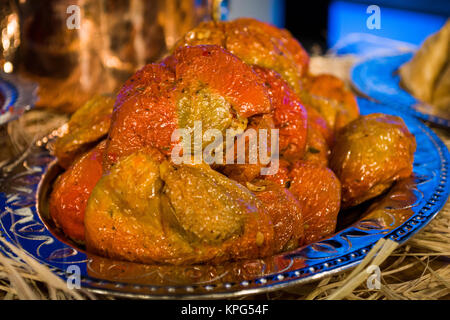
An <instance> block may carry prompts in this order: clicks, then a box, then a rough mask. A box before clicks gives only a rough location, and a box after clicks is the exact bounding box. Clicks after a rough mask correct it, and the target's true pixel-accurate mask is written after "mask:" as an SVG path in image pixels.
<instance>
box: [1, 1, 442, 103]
mask: <svg viewBox="0 0 450 320" xmlns="http://www.w3.org/2000/svg"><path fill="white" fill-rule="evenodd" d="M373 5H375V7H376V8H375V9H374V7H373ZM374 10H375V11H374ZM377 10H378V12H376V11H377ZM214 15H215V17H216V18H220V19H223V20H227V19H229V20H231V19H235V18H238V17H254V18H257V19H259V20H262V21H266V22H269V23H271V24H274V25H276V26H278V27H283V28H286V29H288V30H289V31H290V32H291V33H292V34H293V35H294V36H295V37H296V38H297V39H298V40H299V41H300V42H301V43H302V45H303V46H304V47H305V48H306V50H307V51H308V52H309V53H310V54H311V55H312V56H315V55H323V54H327V53H329V54H335V55H345V54H353V53H357V54H358V55H360V56H364V55H370V54H374V53H380V52H382V51H383V50H391V49H392V48H393V47H396V48H400V47H401V48H407V49H415V48H417V47H418V46H419V45H420V43H421V42H422V41H423V40H424V39H425V38H426V37H427V36H428V35H430V34H431V33H433V32H436V31H437V30H439V28H441V27H442V25H443V24H444V22H445V20H446V19H447V18H448V17H449V16H450V5H449V1H448V0H434V1H426V0H418V1H401V0H382V1H373V0H351V1H350V0H346V1H327V0H314V1H307V2H305V1H295V0H222V1H220V0H0V31H1V34H0V36H1V42H0V70H1V71H2V72H3V73H6V74H17V73H19V74H21V75H22V76H24V77H26V78H28V79H30V80H32V81H35V82H36V83H38V84H39V100H38V101H37V103H36V106H37V107H41V106H43V107H49V108H54V109H58V110H61V111H65V112H72V111H74V110H75V109H76V107H77V106H79V105H80V104H82V103H83V101H85V100H86V99H87V98H88V97H90V96H92V94H93V93H98V92H100V93H102V92H113V91H114V90H116V89H117V87H118V85H120V83H123V81H124V80H125V79H126V78H128V77H129V76H130V75H131V74H132V73H133V72H134V71H135V70H136V69H137V68H139V67H141V66H143V65H144V64H146V63H150V62H153V61H155V60H157V59H159V58H161V57H163V56H164V55H165V54H166V53H167V52H168V50H169V48H170V47H171V46H172V45H173V44H174V43H175V41H176V40H177V39H178V38H179V37H180V36H182V35H183V34H184V33H186V32H187V31H188V30H189V29H190V28H192V27H193V26H195V25H196V24H198V23H199V22H201V21H204V20H210V19H211V18H212V17H213V16H214ZM373 15H375V16H376V15H378V18H377V17H374V16H373ZM375 18H377V19H378V20H377V21H376V23H375V24H374V21H375V20H373V19H375Z"/></svg>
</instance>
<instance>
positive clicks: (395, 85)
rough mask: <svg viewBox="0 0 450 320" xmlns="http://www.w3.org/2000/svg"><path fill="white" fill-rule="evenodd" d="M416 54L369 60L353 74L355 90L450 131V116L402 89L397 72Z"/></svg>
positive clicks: (355, 67)
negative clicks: (448, 128) (449, 128)
mask: <svg viewBox="0 0 450 320" xmlns="http://www.w3.org/2000/svg"><path fill="white" fill-rule="evenodd" d="M412 56H413V53H405V54H400V55H394V56H382V57H375V58H370V59H367V60H365V61H363V62H361V63H359V64H357V65H355V66H354V67H353V69H352V71H351V79H352V84H353V86H354V87H355V88H356V89H357V90H359V91H360V92H361V93H363V94H365V95H367V96H368V97H371V98H373V99H375V100H377V101H378V102H380V103H383V104H386V105H388V106H390V107H392V108H394V109H396V110H401V111H403V112H405V113H407V114H411V115H414V116H415V117H418V118H420V119H423V120H426V121H430V122H433V123H436V124H439V125H442V126H446V127H450V115H449V114H445V113H444V112H440V111H439V110H437V109H436V108H433V107H432V106H430V105H428V104H426V103H423V102H421V101H419V100H417V99H416V98H414V97H413V96H412V95H411V94H410V93H409V92H407V91H405V90H404V89H403V88H402V87H401V86H400V76H399V75H398V73H397V70H398V68H399V67H400V66H401V65H402V64H404V63H405V62H407V61H409V60H410V59H411V58H412Z"/></svg>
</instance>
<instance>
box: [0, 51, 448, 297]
mask: <svg viewBox="0 0 450 320" xmlns="http://www.w3.org/2000/svg"><path fill="white" fill-rule="evenodd" d="M353 62H354V58H352V57H348V58H342V59H336V58H323V57H319V58H313V59H312V68H313V72H316V73H320V71H321V70H333V73H335V74H336V75H339V76H341V77H343V78H344V79H348V76H347V75H348V70H349V68H350V66H351V65H352V63H353ZM39 112H45V111H33V112H31V113H29V114H28V115H27V117H26V118H24V119H22V120H20V122H18V123H16V124H13V125H10V126H9V127H8V128H7V129H1V130H3V134H6V133H8V138H9V139H10V140H12V144H14V145H17V144H18V145H20V144H21V143H25V142H24V141H27V140H28V139H27V137H23V136H22V135H21V134H17V132H22V131H20V130H19V131H17V128H16V130H14V126H22V127H23V126H28V124H27V123H26V121H30V120H29V119H30V118H31V119H33V117H37V118H39V117H38V116H35V114H38V113H39ZM66 119H67V117H66V116H65V115H59V116H57V115H55V114H52V118H51V120H52V121H47V122H46V126H54V127H57V126H58V125H59V124H60V123H61V122H64V121H65V120H66ZM33 123H34V125H36V121H34V122H33ZM41 127H42V128H43V127H44V125H43V124H41ZM432 129H433V130H434V131H435V132H436V133H437V135H438V136H439V137H440V138H441V139H442V140H443V141H444V143H445V144H446V145H447V148H450V132H449V130H446V129H441V128H436V127H432ZM5 130H7V131H8V132H5ZM42 130H44V129H42ZM31 131H32V132H33V135H35V134H38V132H34V131H33V130H31ZM38 131H39V130H38ZM0 133H1V132H0ZM22 134H23V132H22ZM0 138H1V137H0ZM3 144H6V145H7V143H5V142H2V141H0V145H2V148H3ZM9 144H10V145H11V141H10V142H9ZM18 152H20V150H12V151H10V152H9V155H10V156H14V155H15V154H17V153H18ZM1 160H2V159H0V162H1ZM0 241H1V242H2V244H4V245H9V243H7V242H6V241H5V240H4V239H2V238H0ZM10 249H11V250H12V251H13V252H14V253H15V254H16V255H17V256H19V257H20V258H22V260H23V261H24V263H18V262H16V261H13V260H11V259H9V258H7V257H5V256H3V255H1V254H0V299H114V297H112V296H104V295H101V296H99V295H94V294H92V293H90V292H88V291H86V290H70V289H68V288H67V285H66V283H65V282H64V281H63V280H61V279H60V278H58V277H57V276H55V275H54V274H53V273H52V272H51V271H49V270H48V269H47V268H46V267H45V266H43V265H41V264H39V263H38V262H36V261H35V260H33V259H32V258H30V257H29V256H28V255H26V254H25V253H24V252H22V251H20V250H19V249H17V248H15V247H13V246H10ZM449 262H450V202H449V201H447V203H446V205H445V206H444V208H443V209H442V210H441V212H440V213H439V214H438V215H437V217H436V218H435V219H434V220H433V221H431V223H430V224H429V225H428V226H427V227H426V228H424V229H423V230H422V231H421V232H419V233H418V234H417V235H415V236H414V237H413V238H412V239H410V240H409V241H408V242H407V243H406V244H405V245H403V246H402V247H397V244H396V243H395V242H392V241H390V240H387V241H384V240H383V239H382V241H380V242H379V243H377V245H376V246H375V247H374V249H373V250H372V251H371V252H369V254H368V256H367V257H366V259H364V260H363V261H362V262H361V264H360V265H359V266H358V267H356V268H355V269H354V270H350V271H348V272H345V273H342V274H339V275H335V276H330V277H327V278H324V279H322V280H320V281H318V282H315V283H310V284H307V285H301V286H298V287H292V288H290V289H285V290H278V291H274V292H271V293H267V294H260V295H255V296H246V297H243V298H242V299H354V300H379V299H395V300H399V299H400V300H402V299H449V298H450V263H449ZM372 265H373V266H379V268H380V271H381V273H380V282H381V283H380V286H379V287H378V286H377V287H376V288H374V289H369V288H368V287H367V279H368V277H369V276H370V274H368V273H367V272H366V267H367V266H372Z"/></svg>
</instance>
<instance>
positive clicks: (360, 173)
mask: <svg viewBox="0 0 450 320" xmlns="http://www.w3.org/2000/svg"><path fill="white" fill-rule="evenodd" d="M415 149H416V142H415V139H414V136H413V135H412V134H411V133H410V132H409V131H408V128H407V127H406V125H405V123H404V122H403V120H402V119H401V118H399V117H395V116H390V115H385V114H379V113H374V114H369V115H367V116H362V117H360V118H359V119H357V120H355V121H353V122H351V123H350V124H348V125H347V126H346V127H344V128H343V129H342V131H341V132H340V134H339V135H338V137H337V139H336V145H335V146H334V148H333V151H332V155H331V160H330V166H331V168H332V169H333V171H334V172H335V173H336V175H337V176H338V177H339V179H340V181H341V182H342V202H343V206H344V207H349V206H354V205H357V204H359V203H361V202H364V201H366V200H368V199H370V198H373V197H375V196H377V195H379V194H381V193H382V192H383V191H385V190H386V189H387V188H388V187H390V186H391V184H392V183H393V182H394V181H395V180H398V179H400V178H405V177H409V176H410V175H411V173H412V168H413V160H414V151H415Z"/></svg>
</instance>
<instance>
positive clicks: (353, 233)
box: [0, 99, 450, 298]
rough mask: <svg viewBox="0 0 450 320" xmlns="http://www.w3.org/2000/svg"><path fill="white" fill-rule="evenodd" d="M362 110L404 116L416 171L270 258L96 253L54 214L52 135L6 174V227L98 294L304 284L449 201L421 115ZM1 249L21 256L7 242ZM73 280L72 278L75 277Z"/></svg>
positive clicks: (441, 157) (414, 227) (417, 224)
mask: <svg viewBox="0 0 450 320" xmlns="http://www.w3.org/2000/svg"><path fill="white" fill-rule="evenodd" d="M359 105H360V108H361V111H362V113H363V114H367V113H372V112H383V113H390V114H395V115H399V116H401V117H402V118H403V119H404V121H405V123H406V124H407V126H408V128H409V130H410V131H411V132H412V133H413V134H414V135H415V137H416V141H417V151H416V153H415V160H414V175H413V177H411V178H408V179H405V180H403V181H400V182H397V183H396V184H395V185H394V186H393V187H392V188H391V189H390V190H389V191H388V192H387V193H386V194H385V195H383V196H381V197H379V198H378V199H377V200H376V201H372V202H371V203H368V204H366V205H364V206H363V208H362V209H361V210H360V211H359V212H356V214H355V212H341V214H340V218H339V220H340V221H339V229H338V230H339V231H338V232H337V233H336V234H334V235H332V236H330V237H329V238H326V239H324V240H322V241H319V242H316V243H313V244H310V245H307V246H305V247H302V248H298V249H296V250H293V251H291V252H287V253H283V254H278V255H275V256H272V257H269V258H266V259H258V260H251V261H239V262H230V263H226V264H223V265H218V266H210V265H196V266H167V265H142V264H134V263H128V262H120V261H113V260H110V259H106V258H101V257H98V256H94V255H92V254H89V253H87V252H85V251H84V250H83V248H81V247H78V246H76V245H75V244H73V243H71V242H70V241H69V240H67V239H66V238H64V235H62V234H60V233H59V232H58V231H57V230H56V229H55V228H54V226H53V225H52V223H51V220H50V219H48V209H47V206H48V194H49V192H50V188H51V184H52V182H53V181H54V179H55V177H56V176H57V175H58V174H59V173H60V172H61V169H60V168H59V167H58V165H57V164H56V162H55V158H54V157H53V156H52V155H51V154H50V151H49V145H50V144H49V143H48V141H51V140H52V139H53V138H54V137H53V136H52V135H50V136H48V137H46V138H44V139H43V140H41V141H38V142H37V143H36V144H35V145H34V146H33V148H32V150H31V152H30V153H29V154H28V155H27V156H26V158H25V160H24V161H23V162H22V163H21V164H19V165H17V166H16V167H14V168H13V169H12V170H8V172H2V175H1V176H0V232H1V234H2V235H3V237H5V238H6V239H7V241H9V242H11V243H12V244H14V245H15V246H17V247H19V248H22V249H23V250H24V251H26V252H27V253H28V254H29V255H30V256H32V257H34V258H35V259H36V260H38V261H40V262H41V263H43V264H45V265H47V266H49V267H50V269H51V270H52V271H53V272H54V273H55V274H57V275H58V276H60V277H61V278H63V279H68V278H69V277H70V276H71V275H72V274H73V271H74V270H79V271H80V273H81V285H82V286H83V287H85V288H87V289H89V290H92V291H93V292H96V293H107V294H115V295H120V296H125V297H140V298H224V297H237V296H240V295H246V294H252V293H261V292H268V291H272V290H276V289H280V288H284V287H288V286H293V285H298V284H301V283H306V282H309V281H313V280H317V279H319V278H321V277H324V276H328V275H331V274H335V273H338V272H341V271H344V270H346V269H348V268H350V267H353V266H355V265H357V264H358V263H359V262H360V261H361V260H362V259H364V257H365V256H366V254H367V252H368V251H369V250H370V249H371V247H372V246H373V245H374V244H375V243H376V242H377V241H378V240H379V239H380V238H386V239H387V238H390V239H393V240H395V241H398V242H399V243H404V242H405V241H406V240H408V239H409V238H410V237H411V236H413V235H414V234H415V233H416V232H417V231H419V230H420V229H422V228H423V227H424V226H425V225H427V224H428V223H429V222H430V220H431V219H433V217H434V216H435V215H436V214H437V213H438V212H439V210H440V209H441V208H442V207H443V205H444V204H445V202H446V200H447V198H448V195H449V191H450V181H449V180H448V173H449V166H450V165H449V161H450V155H449V152H448V150H447V148H446V147H445V145H444V144H443V143H442V141H441V140H440V139H439V138H438V137H437V136H436V135H435V134H434V133H433V132H432V131H431V130H430V129H429V128H428V127H427V126H425V125H424V124H422V123H421V122H420V121H418V120H416V119H414V118H412V117H409V116H406V115H404V114H402V113H400V112H399V111H395V110H393V109H392V108H389V107H385V106H382V105H379V104H375V103H373V102H370V101H368V100H364V99H359ZM0 251H3V253H4V254H6V255H8V256H10V257H11V258H13V259H18V258H17V257H16V256H15V255H14V254H13V253H12V252H11V251H9V250H8V249H7V248H6V247H4V246H3V247H2V246H1V243H0ZM69 279H72V277H70V278H69Z"/></svg>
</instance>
